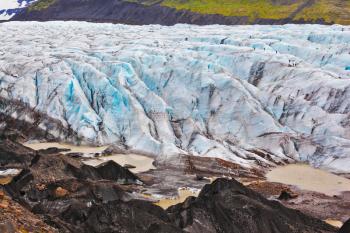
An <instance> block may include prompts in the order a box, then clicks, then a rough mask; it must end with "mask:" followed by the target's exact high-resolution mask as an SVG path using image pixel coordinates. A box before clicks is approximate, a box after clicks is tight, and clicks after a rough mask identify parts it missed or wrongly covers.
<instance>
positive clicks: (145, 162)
mask: <svg viewBox="0 0 350 233" xmlns="http://www.w3.org/2000/svg"><path fill="white" fill-rule="evenodd" d="M24 145H25V146H26V147H29V148H32V149H33V150H41V149H47V148H50V147H56V148H60V149H70V151H67V152H62V153H63V154H65V153H83V154H88V155H94V154H96V153H98V154H100V153H102V152H103V151H104V150H105V149H107V147H108V146H99V147H93V146H75V145H70V144H63V143H57V142H43V143H24ZM110 160H113V161H114V162H116V163H118V164H119V165H121V166H124V165H126V164H128V165H132V166H133V167H135V168H130V169H129V170H130V171H131V172H134V173H139V172H145V171H148V170H150V169H155V167H154V166H153V161H154V159H152V158H150V157H147V156H144V155H139V154H112V155H108V156H101V157H97V158H91V159H86V160H83V161H82V162H83V163H85V164H87V165H90V166H98V165H100V164H101V163H104V162H107V161H110Z"/></svg>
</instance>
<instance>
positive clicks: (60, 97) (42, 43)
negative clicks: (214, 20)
mask: <svg viewBox="0 0 350 233" xmlns="http://www.w3.org/2000/svg"><path fill="white" fill-rule="evenodd" d="M0 35H1V43H0V98H2V99H4V100H7V101H8V102H10V103H11V102H13V103H14V102H15V103H22V104H24V105H25V106H27V108H28V109H32V110H33V111H37V112H40V113H43V114H45V115H46V116H48V117H49V118H50V119H53V120H54V121H55V122H59V124H61V125H62V127H63V128H65V129H69V130H71V131H73V132H74V133H75V134H76V135H77V137H78V138H79V141H77V140H76V139H74V138H72V137H69V136H67V135H66V134H63V133H62V131H59V130H57V128H56V127H52V125H50V124H49V123H47V122H39V123H38V127H40V128H41V129H42V130H44V131H47V132H48V133H50V134H51V135H54V136H55V137H56V138H57V139H58V140H65V141H71V142H74V143H83V144H94V145H109V144H114V145H122V146H124V147H125V148H128V149H129V150H134V151H139V152H141V153H147V154H152V155H155V156H157V158H158V159H160V160H166V159H168V158H171V157H172V156H175V155H181V154H190V155H195V156H206V157H218V158H223V159H225V160H228V161H232V162H234V163H237V164H239V165H241V166H243V167H246V168H259V167H260V168H261V167H269V166H274V165H278V164H285V163H288V162H295V161H303V162H304V161H305V162H309V163H311V164H312V165H314V166H316V167H322V168H325V169H329V170H331V171H333V172H338V173H349V172H350V115H349V113H350V79H349V78H350V70H349V67H350V27H349V26H341V25H333V26H324V25H281V26H258V25H251V26H221V25H210V26H194V25H184V24H179V25H175V26H171V27H167V26H160V25H147V26H130V25H121V24H108V23H104V24H95V23H87V22H60V21H57V22H7V23H2V24H0ZM0 113H2V114H7V115H9V116H11V117H12V118H14V119H18V120H21V121H26V122H28V123H33V122H36V121H38V120H37V119H35V114H29V113H27V112H21V111H15V110H13V108H10V107H8V106H2V109H0ZM3 125H6V123H2V124H0V128H1V127H3Z"/></svg>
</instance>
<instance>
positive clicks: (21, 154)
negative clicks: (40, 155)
mask: <svg viewBox="0 0 350 233" xmlns="http://www.w3.org/2000/svg"><path fill="white" fill-rule="evenodd" d="M35 155H36V152H35V151H33V150H31V149H29V148H27V147H25V146H22V145H21V144H18V143H14V142H12V141H10V140H7V139H5V140H0V167H2V168H6V167H8V168H24V167H27V166H29V165H30V164H31V161H32V160H33V158H34V157H35Z"/></svg>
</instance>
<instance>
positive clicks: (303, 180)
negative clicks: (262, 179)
mask: <svg viewBox="0 0 350 233" xmlns="http://www.w3.org/2000/svg"><path fill="white" fill-rule="evenodd" d="M266 178H267V180H268V181H270V182H278V183H283V184H288V185H295V186H297V187H299V188H300V189H305V190H310V191H315V192H320V193H324V194H326V195H329V196H333V195H337V194H340V193H341V192H344V191H350V180H349V179H346V178H344V177H341V176H338V175H335V174H332V173H329V172H327V171H323V170H320V169H316V168H313V167H311V166H309V165H306V164H290V165H286V166H281V167H276V168H274V169H272V170H271V171H270V172H268V173H267V174H266Z"/></svg>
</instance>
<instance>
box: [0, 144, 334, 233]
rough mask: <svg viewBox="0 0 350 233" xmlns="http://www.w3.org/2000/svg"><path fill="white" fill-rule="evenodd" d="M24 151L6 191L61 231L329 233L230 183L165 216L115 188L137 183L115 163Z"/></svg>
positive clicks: (208, 187)
mask: <svg viewBox="0 0 350 233" xmlns="http://www.w3.org/2000/svg"><path fill="white" fill-rule="evenodd" d="M7 143H9V142H8V141H5V142H2V143H0V148H1V147H4V148H8V147H11V148H15V149H14V151H13V153H15V154H16V153H17V151H15V150H16V148H21V147H20V146H18V145H17V146H18V147H15V146H14V145H16V143H13V144H12V146H11V143H10V145H7ZM22 149H26V150H28V152H29V154H33V155H34V157H33V156H31V157H29V158H32V160H31V161H30V164H29V165H26V166H24V167H23V169H22V171H21V173H20V174H18V175H17V176H16V177H14V178H13V180H12V181H11V183H10V184H8V185H6V186H5V189H6V191H7V193H8V194H9V195H10V196H11V197H12V198H13V199H14V200H16V201H17V202H19V203H20V204H22V205H23V206H25V207H26V208H27V209H29V210H30V211H31V212H32V213H34V214H37V215H39V216H43V217H44V220H45V222H46V223H48V224H49V225H51V226H53V227H55V228H57V229H58V230H59V231H60V232H82V233H83V232H89V233H90V232H91V233H102V232H130V233H131V232H132V233H139V232H140V233H141V232H148V233H156V232H157V233H158V232H167V233H175V232H176V233H177V232H191V233H197V232H201V233H203V232H208V233H210V232H222V233H226V232H227V233H232V232H239V233H245V232H247V233H248V232H249V233H258V232H259V233H261V232H264V233H287V232H288V233H301V232H303V233H309V232H310V233H311V232H313V233H317V232H319V233H330V232H335V228H333V227H332V226H330V225H327V224H326V223H324V222H323V221H321V220H318V219H315V218H312V217H310V216H307V215H305V214H302V213H301V212H299V211H296V210H292V209H288V208H286V207H284V206H283V205H282V204H280V203H279V202H277V201H269V200H267V199H266V198H264V197H263V196H261V195H260V194H258V193H256V192H255V191H253V190H251V189H248V188H246V187H245V186H243V185H242V184H240V183H239V182H237V181H235V180H227V179H218V180H216V181H215V182H214V183H212V184H208V185H206V186H205V187H204V188H203V189H202V191H201V193H200V194H199V196H198V198H195V197H190V198H188V199H187V200H186V201H185V202H184V203H181V204H178V205H176V206H172V207H170V208H168V209H167V210H166V211H165V210H163V209H162V208H160V207H159V206H156V205H153V204H152V203H151V202H148V201H145V200H140V199H139V198H138V197H137V196H135V195H134V194H132V193H130V192H128V190H130V191H132V190H133V189H132V187H128V186H121V185H120V184H119V183H121V180H122V181H123V183H124V182H130V183H138V182H139V180H138V178H137V176H135V175H134V174H132V173H131V172H129V171H128V170H127V169H126V168H123V167H121V166H120V165H118V164H116V163H115V162H106V163H104V164H101V165H100V166H98V167H97V168H95V167H91V166H87V165H84V164H82V163H81V162H80V161H78V160H75V159H73V158H70V157H69V156H66V155H63V154H58V153H53V154H50V153H48V152H49V151H46V153H42V152H34V151H31V150H30V149H29V148H22ZM52 151H54V150H52ZM19 152H20V151H18V154H20V153H19Z"/></svg>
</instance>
